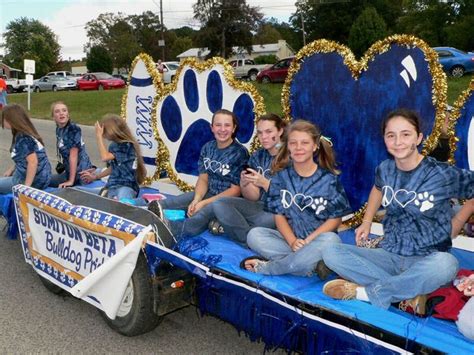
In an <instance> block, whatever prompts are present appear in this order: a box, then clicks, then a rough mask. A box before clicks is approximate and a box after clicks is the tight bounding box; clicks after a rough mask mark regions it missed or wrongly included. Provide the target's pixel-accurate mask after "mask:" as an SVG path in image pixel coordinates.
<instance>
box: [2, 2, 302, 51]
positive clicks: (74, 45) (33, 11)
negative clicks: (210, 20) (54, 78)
mask: <svg viewBox="0 0 474 355" xmlns="http://www.w3.org/2000/svg"><path fill="white" fill-rule="evenodd" d="M162 1H163V22H164V24H165V26H166V27H167V28H169V29H171V28H178V27H182V26H190V27H192V28H194V29H198V28H199V22H197V21H196V20H194V19H193V9H192V6H193V4H194V3H196V0H162ZM247 3H248V4H249V5H251V6H259V7H260V10H261V12H262V13H263V14H264V15H265V17H275V18H277V19H278V20H280V21H288V19H289V17H290V16H291V15H292V14H293V13H294V12H295V11H296V8H295V6H294V4H295V0H247ZM159 5H160V0H135V1H134V0H0V46H1V44H2V43H3V36H2V35H1V34H3V33H4V32H5V29H6V26H7V24H8V23H9V22H10V21H12V20H15V19H18V18H20V17H28V18H33V19H36V20H39V21H40V22H42V23H43V24H45V25H46V26H48V27H49V28H51V29H52V30H53V32H54V33H56V35H57V36H58V42H59V45H60V46H61V57H62V59H64V60H68V59H81V58H83V57H85V53H84V52H83V47H84V44H85V43H86V42H87V36H86V31H85V29H84V26H85V24H86V23H87V22H88V21H90V20H93V19H96V18H97V17H98V16H99V15H100V14H102V13H106V12H113V13H118V12H122V13H124V14H127V15H132V14H141V13H142V12H144V11H147V10H150V11H154V12H157V13H159ZM0 54H4V49H3V48H0Z"/></svg>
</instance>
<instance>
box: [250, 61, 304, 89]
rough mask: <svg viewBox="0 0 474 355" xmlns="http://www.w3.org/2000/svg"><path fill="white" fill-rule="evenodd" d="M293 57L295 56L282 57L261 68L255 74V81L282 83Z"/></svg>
mask: <svg viewBox="0 0 474 355" xmlns="http://www.w3.org/2000/svg"><path fill="white" fill-rule="evenodd" d="M293 59H295V57H290V58H285V59H282V60H280V61H278V62H276V63H275V64H273V65H272V66H271V67H269V68H267V69H263V70H261V71H260V72H259V73H258V75H257V81H258V82H259V83H264V84H267V83H283V82H284V81H285V79H286V75H287V74H288V68H289V67H290V65H291V63H292V62H293Z"/></svg>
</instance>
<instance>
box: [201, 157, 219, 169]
mask: <svg viewBox="0 0 474 355" xmlns="http://www.w3.org/2000/svg"><path fill="white" fill-rule="evenodd" d="M203 163H204V169H206V170H210V171H212V172H213V173H215V172H216V171H218V170H221V169H222V164H221V163H220V162H219V161H216V160H211V159H209V158H204V160H203Z"/></svg>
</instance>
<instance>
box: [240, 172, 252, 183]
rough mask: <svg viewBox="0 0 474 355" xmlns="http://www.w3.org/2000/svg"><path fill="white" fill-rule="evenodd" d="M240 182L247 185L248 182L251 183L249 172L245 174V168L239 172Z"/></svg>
mask: <svg viewBox="0 0 474 355" xmlns="http://www.w3.org/2000/svg"><path fill="white" fill-rule="evenodd" d="M240 182H241V183H242V185H243V186H247V185H248V184H251V183H252V179H251V178H250V174H247V170H242V172H241V173H240Z"/></svg>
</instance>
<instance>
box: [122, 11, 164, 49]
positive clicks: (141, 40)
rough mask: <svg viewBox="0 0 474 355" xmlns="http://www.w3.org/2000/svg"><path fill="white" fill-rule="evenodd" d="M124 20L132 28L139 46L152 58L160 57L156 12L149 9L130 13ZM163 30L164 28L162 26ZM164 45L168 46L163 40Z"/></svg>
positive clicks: (159, 24)
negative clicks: (140, 12)
mask: <svg viewBox="0 0 474 355" xmlns="http://www.w3.org/2000/svg"><path fill="white" fill-rule="evenodd" d="M126 21H127V22H128V23H129V24H130V26H131V28H132V29H133V35H134V37H135V38H136V41H137V42H138V44H139V45H140V47H141V48H142V49H143V50H144V51H145V52H146V53H147V54H149V55H151V56H152V57H153V58H161V57H162V55H161V53H162V48H161V47H160V46H158V40H160V39H161V29H162V26H161V22H160V18H159V17H158V15H157V14H155V13H153V12H151V11H145V12H144V13H142V14H141V15H131V16H129V17H127V18H126ZM163 30H165V28H164V27H163ZM165 43H166V47H168V46H169V43H168V41H166V40H165Z"/></svg>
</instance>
